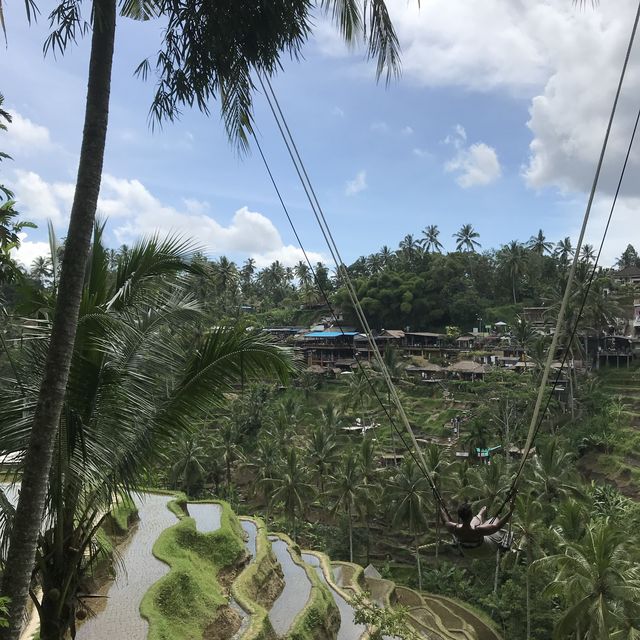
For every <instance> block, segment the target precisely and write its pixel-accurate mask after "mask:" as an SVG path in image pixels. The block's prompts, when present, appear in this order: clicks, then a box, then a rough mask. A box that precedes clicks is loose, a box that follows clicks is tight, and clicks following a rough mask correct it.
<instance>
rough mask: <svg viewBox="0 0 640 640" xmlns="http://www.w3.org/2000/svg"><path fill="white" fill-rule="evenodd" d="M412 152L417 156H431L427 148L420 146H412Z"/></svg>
mask: <svg viewBox="0 0 640 640" xmlns="http://www.w3.org/2000/svg"><path fill="white" fill-rule="evenodd" d="M412 153H413V155H414V156H418V158H431V157H432V154H431V153H430V152H429V151H428V150H427V149H422V148H421V147H414V148H413V149H412Z"/></svg>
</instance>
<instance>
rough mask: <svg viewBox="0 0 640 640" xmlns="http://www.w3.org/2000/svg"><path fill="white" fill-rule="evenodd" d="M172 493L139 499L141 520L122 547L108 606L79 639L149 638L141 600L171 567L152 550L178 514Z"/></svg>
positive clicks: (89, 622) (84, 627)
mask: <svg viewBox="0 0 640 640" xmlns="http://www.w3.org/2000/svg"><path fill="white" fill-rule="evenodd" d="M171 499H172V498H171V497H170V496H159V495H153V494H145V495H143V496H142V497H141V498H140V497H137V498H136V499H135V502H136V506H137V507H138V515H139V516H140V522H139V523H138V525H137V527H136V529H135V530H134V532H133V534H132V537H131V540H130V542H129V543H128V544H127V545H126V546H125V548H124V549H121V550H120V555H121V562H119V563H118V565H117V567H116V579H115V582H114V583H113V584H112V585H111V586H110V587H109V590H108V591H107V598H106V603H105V606H104V609H102V610H101V611H100V612H99V613H98V614H97V615H96V616H95V617H93V618H90V619H88V620H87V621H86V622H85V623H84V624H82V625H81V626H80V628H79V629H78V633H77V635H76V638H77V639H78V640H114V638H127V640H146V637H147V630H148V624H147V621H146V620H145V619H144V618H142V617H141V616H140V611H139V609H140V603H141V602H142V597H143V596H144V594H145V593H146V591H147V590H148V589H149V587H150V586H151V585H152V584H153V583H154V582H156V581H157V580H159V579H160V578H162V576H164V575H165V574H166V573H167V572H168V571H169V567H168V566H167V565H166V564H165V563H164V562H160V560H158V559H157V558H155V556H154V555H153V554H152V553H151V549H152V547H153V544H154V542H155V541H156V540H157V539H158V536H159V535H160V534H161V533H162V532H163V531H164V530H165V529H167V528H169V527H171V526H173V525H174V524H176V517H175V515H173V514H172V513H171V511H169V510H168V509H167V503H168V502H169V501H170V500H171Z"/></svg>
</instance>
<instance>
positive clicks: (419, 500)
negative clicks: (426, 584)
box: [385, 458, 431, 590]
mask: <svg viewBox="0 0 640 640" xmlns="http://www.w3.org/2000/svg"><path fill="white" fill-rule="evenodd" d="M385 496H386V498H387V500H388V501H389V505H390V511H391V522H392V525H393V526H394V527H406V528H407V529H408V531H409V535H412V536H413V542H414V546H415V555H416V568H417V571H418V589H420V590H421V589H422V568H421V566H420V547H419V544H418V538H419V536H420V534H421V533H422V532H423V531H424V530H425V528H426V526H427V513H428V508H429V503H430V501H431V488H430V487H429V484H428V483H427V480H426V478H425V477H424V475H423V474H422V472H421V471H420V469H419V468H418V466H417V465H416V463H415V462H414V461H413V460H412V459H410V458H405V461H404V462H403V464H402V466H401V467H400V469H399V471H398V473H397V474H396V475H395V476H393V477H392V478H391V481H390V482H389V485H388V487H387V491H386V494H385Z"/></svg>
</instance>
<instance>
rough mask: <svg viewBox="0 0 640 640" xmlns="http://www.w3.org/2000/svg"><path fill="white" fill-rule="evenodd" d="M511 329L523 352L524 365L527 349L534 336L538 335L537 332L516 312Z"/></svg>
mask: <svg viewBox="0 0 640 640" xmlns="http://www.w3.org/2000/svg"><path fill="white" fill-rule="evenodd" d="M512 331H513V337H514V338H515V339H516V343H517V344H518V346H519V347H520V348H521V349H522V351H523V353H524V357H525V367H526V358H527V351H528V350H529V346H530V345H531V343H532V342H533V340H534V338H535V337H536V336H537V335H538V332H537V331H536V329H535V328H534V326H533V325H532V324H531V323H530V322H529V321H528V320H527V319H526V318H525V317H523V316H520V315H518V314H516V317H515V322H514V323H513V329H512Z"/></svg>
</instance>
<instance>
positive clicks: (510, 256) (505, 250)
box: [498, 240, 527, 304]
mask: <svg viewBox="0 0 640 640" xmlns="http://www.w3.org/2000/svg"><path fill="white" fill-rule="evenodd" d="M498 259H499V262H500V263H501V264H502V265H503V266H504V268H505V269H507V271H508V272H509V276H510V278H511V291H512V293H513V304H516V302H517V298H516V283H517V281H518V278H519V277H520V275H521V274H522V270H523V268H524V265H525V263H526V259H527V257H526V255H525V252H524V248H523V246H522V245H521V244H520V243H519V242H518V241H517V240H512V241H511V242H510V243H509V244H505V245H504V246H503V247H502V249H500V252H499V254H498Z"/></svg>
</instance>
